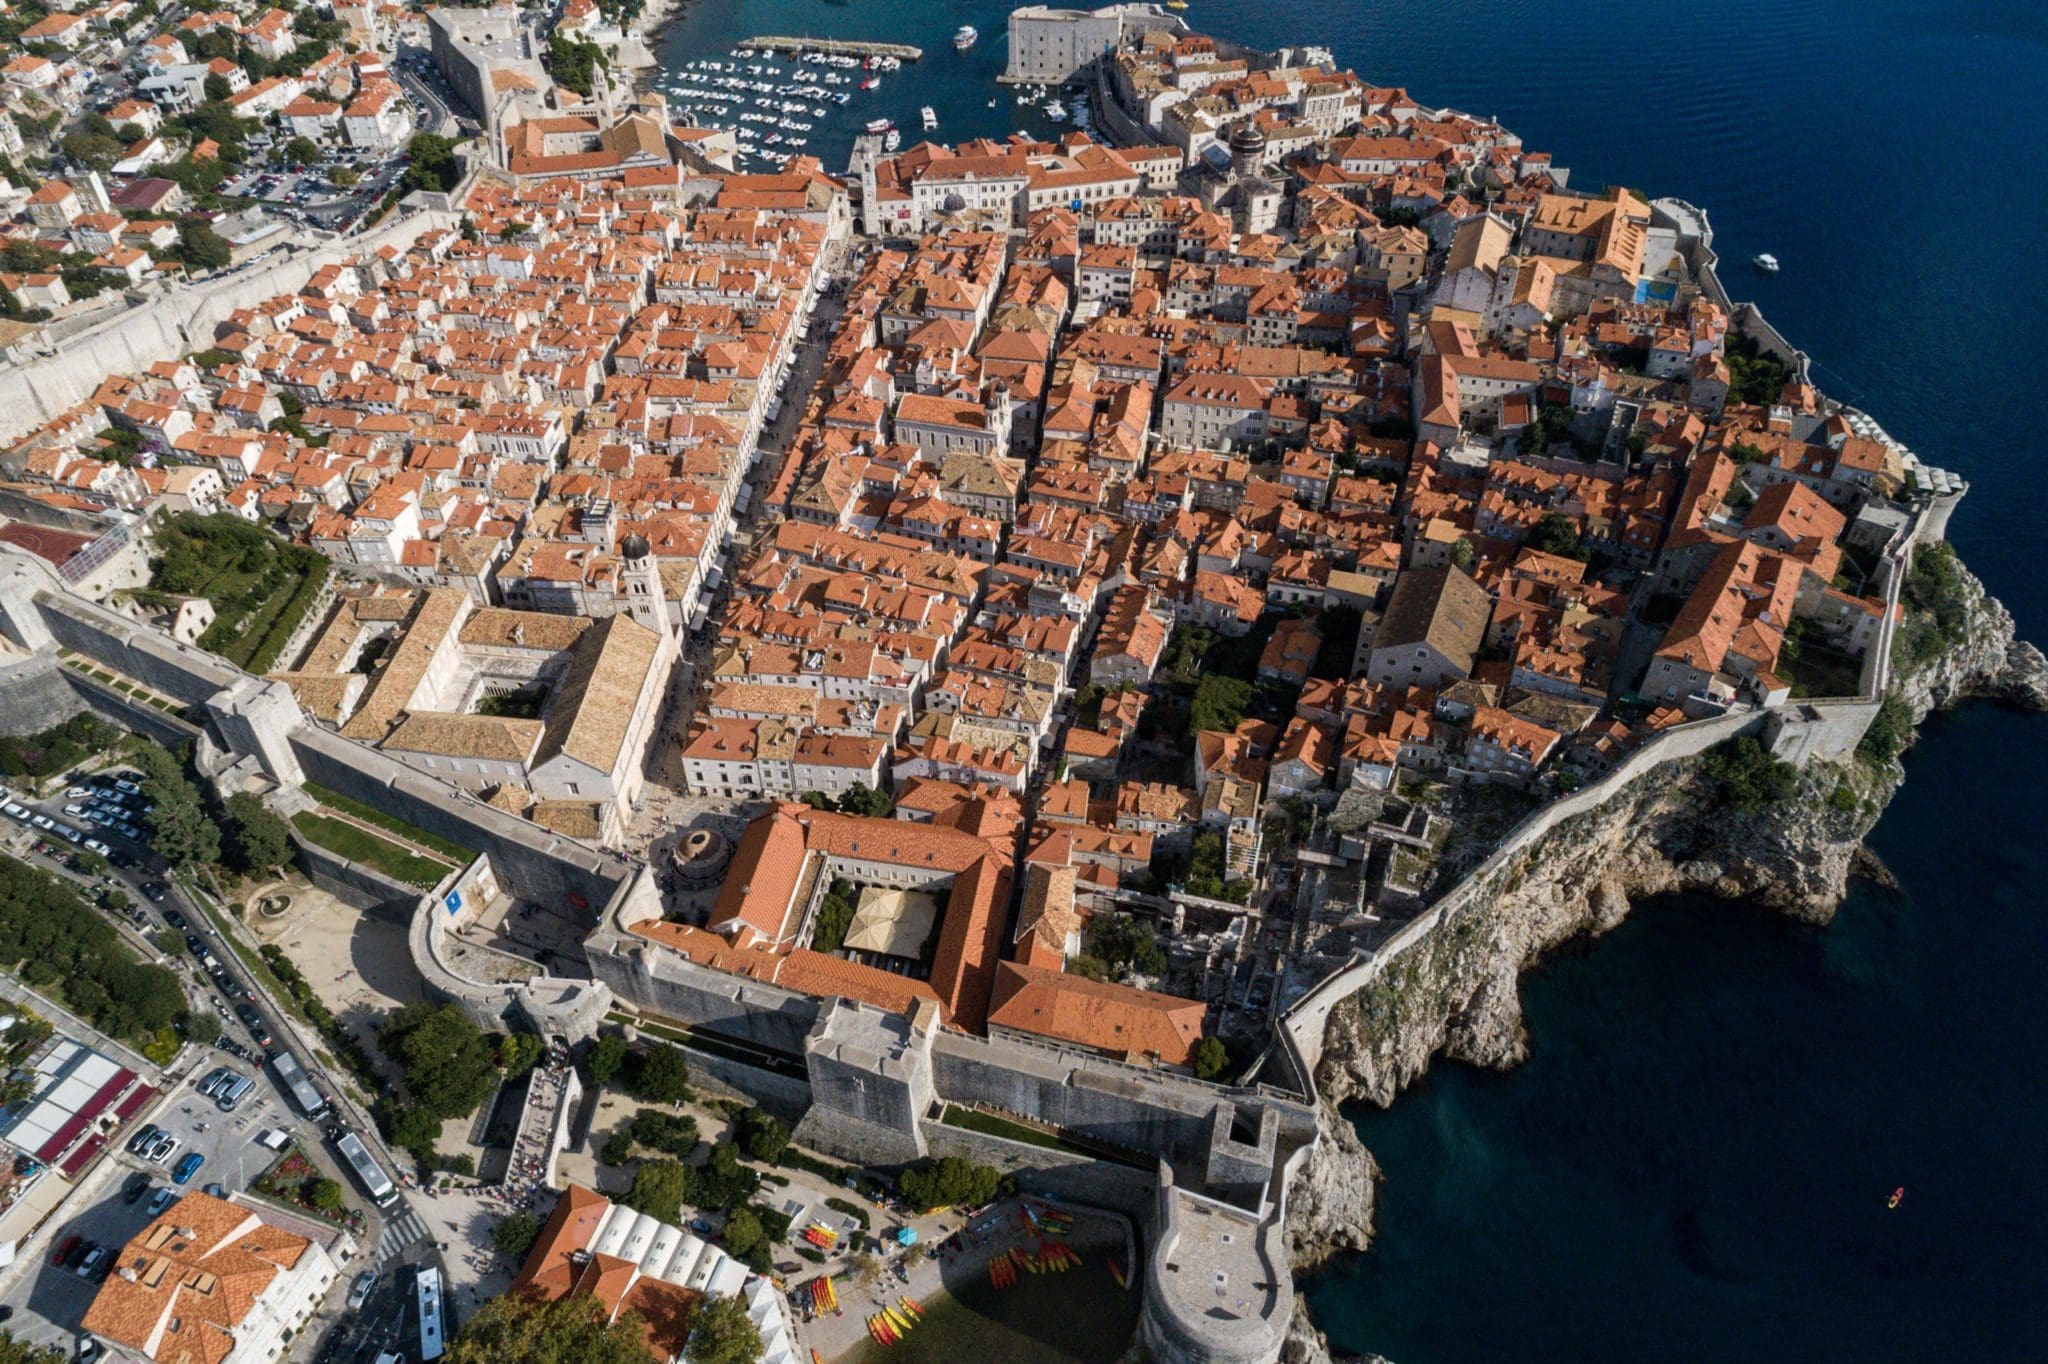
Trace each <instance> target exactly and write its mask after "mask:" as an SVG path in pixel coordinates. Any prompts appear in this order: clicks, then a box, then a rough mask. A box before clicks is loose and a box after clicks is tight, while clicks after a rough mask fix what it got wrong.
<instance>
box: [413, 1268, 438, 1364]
mask: <svg viewBox="0 0 2048 1364" xmlns="http://www.w3.org/2000/svg"><path fill="white" fill-rule="evenodd" d="M413 1293H414V1301H415V1304H416V1307H417V1312H418V1320H419V1347H420V1348H419V1358H420V1364H429V1361H431V1360H436V1359H439V1358H440V1357H441V1350H442V1343H441V1329H442V1319H441V1271H440V1270H438V1269H435V1268H434V1267H433V1266H431V1265H422V1266H420V1267H419V1269H418V1271H417V1273H416V1277H415V1279H414V1284H413Z"/></svg>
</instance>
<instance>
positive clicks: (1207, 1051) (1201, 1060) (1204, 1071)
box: [1195, 1037, 1230, 1080]
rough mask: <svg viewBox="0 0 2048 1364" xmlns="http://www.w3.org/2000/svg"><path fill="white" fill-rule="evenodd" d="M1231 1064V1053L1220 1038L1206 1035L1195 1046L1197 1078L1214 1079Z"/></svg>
mask: <svg viewBox="0 0 2048 1364" xmlns="http://www.w3.org/2000/svg"><path fill="white" fill-rule="evenodd" d="M1229 1064H1230V1053H1229V1052H1227V1051H1225V1050H1224V1049H1223V1042H1222V1040H1221V1039H1219V1038H1215V1037H1205V1038H1203V1039H1202V1040H1201V1042H1200V1043H1199V1044H1197V1046H1196V1047H1195V1078H1196V1079H1198V1080H1213V1079H1215V1078H1216V1077H1217V1076H1219V1075H1221V1074H1222V1073H1223V1070H1224V1067H1226V1066H1228V1065H1229Z"/></svg>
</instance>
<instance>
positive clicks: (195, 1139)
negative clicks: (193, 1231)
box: [0, 1047, 317, 1351]
mask: <svg viewBox="0 0 2048 1364" xmlns="http://www.w3.org/2000/svg"><path fill="white" fill-rule="evenodd" d="M185 1061H186V1067H185V1069H184V1071H183V1072H182V1073H181V1074H180V1075H179V1076H178V1078H177V1080H176V1082H175V1083H174V1084H172V1085H171V1086H170V1087H169V1088H168V1089H167V1090H166V1093H165V1095H164V1097H163V1098H162V1099H160V1100H159V1101H158V1102H157V1104H156V1106H155V1108H154V1109H152V1110H150V1111H149V1112H147V1113H144V1114H139V1115H137V1122H136V1123H135V1125H134V1127H133V1129H132V1130H124V1132H123V1134H122V1139H121V1144H120V1145H118V1146H113V1147H110V1148H109V1155H108V1157H107V1158H106V1159H104V1160H103V1161H102V1162H101V1163H100V1165H99V1166H98V1167H96V1168H95V1169H94V1170H93V1172H92V1173H91V1174H90V1175H88V1176H87V1184H86V1194H85V1197H84V1199H83V1200H82V1202H81V1208H82V1210H81V1211H78V1212H75V1213H73V1214H72V1216H70V1217H69V1218H68V1219H66V1220H65V1221H63V1222H62V1223H61V1224H59V1225H57V1226H54V1227H52V1228H51V1229H50V1230H49V1231H48V1232H46V1233H45V1234H42V1235H38V1236H36V1237H35V1238H34V1239H33V1240H32V1241H30V1242H29V1247H28V1248H29V1250H30V1252H31V1254H33V1256H34V1257H35V1258H34V1259H33V1261H31V1262H30V1263H29V1264H27V1266H26V1267H25V1268H24V1269H22V1271H21V1272H20V1274H19V1275H18V1277H16V1278H15V1279H14V1280H13V1282H12V1283H11V1284H10V1285H9V1286H8V1288H7V1291H6V1293H5V1294H4V1295H0V1305H5V1306H7V1307H11V1308H13V1309H14V1311H13V1315H12V1317H11V1318H10V1319H9V1321H8V1323H7V1324H8V1328H9V1329H10V1330H12V1331H13V1332H14V1333H15V1335H16V1336H17V1337H19V1338H21V1339H23V1340H26V1341H29V1342H30V1343H33V1344H38V1345H56V1346H59V1347H61V1348H63V1349H65V1350H67V1351H69V1350H72V1349H73V1348H75V1345H76V1342H77V1339H78V1336H77V1325H78V1322H79V1321H80V1319H81V1318H83V1317H84V1315H85V1310H86V1308H87V1306H89V1305H90V1304H91V1302H92V1298H93V1294H94V1293H95V1292H96V1291H98V1286H99V1285H98V1282H97V1280H95V1279H84V1278H80V1277H79V1275H78V1273H77V1271H76V1269H75V1268H73V1267H71V1266H70V1265H63V1266H58V1265H52V1264H51V1259H52V1257H53V1256H54V1255H56V1254H57V1253H58V1252H60V1251H62V1250H63V1249H64V1247H65V1246H66V1244H67V1242H69V1241H70V1239H71V1238H72V1237H73V1236H76V1237H78V1238H80V1240H79V1242H78V1243H77V1244H76V1245H73V1246H72V1249H71V1251H70V1255H69V1257H68V1258H69V1259H71V1260H72V1261H74V1262H75V1261H76V1260H78V1259H80V1258H81V1257H82V1256H83V1255H84V1253H85V1249H86V1243H88V1242H90V1243H92V1244H95V1245H100V1246H105V1247H107V1248H108V1250H109V1252H110V1254H109V1259H111V1252H113V1251H117V1250H119V1248H120V1247H121V1246H122V1245H124V1244H125V1243H126V1242H127V1241H128V1238H130V1237H131V1236H133V1235H135V1233H136V1232H138V1231H140V1230H141V1229H142V1228H143V1227H145V1226H147V1225H148V1224H149V1221H150V1213H149V1206H150V1199H151V1195H152V1193H153V1192H154V1191H155V1190H158V1189H172V1190H174V1191H175V1192H176V1193H177V1194H183V1193H186V1192H196V1191H199V1190H202V1189H205V1188H207V1186H209V1185H219V1186H220V1187H221V1188H222V1189H223V1190H224V1191H226V1192H231V1193H232V1192H240V1191H242V1190H244V1189H246V1188H248V1186H249V1184H250V1183H251V1181H253V1180H254V1179H255V1178H256V1177H257V1176H258V1175H260V1174H261V1173H262V1172H263V1170H264V1169H265V1167H266V1166H268V1165H269V1163H270V1162H271V1160H272V1159H274V1158H275V1153H274V1152H272V1151H270V1150H268V1149H267V1148H265V1147H263V1146H262V1145H260V1144H258V1142H257V1140H256V1138H257V1136H258V1135H259V1134H261V1133H262V1132H263V1131H264V1130H266V1129H268V1128H274V1127H279V1126H285V1127H287V1128H290V1129H291V1130H293V1132H294V1134H295V1135H304V1136H305V1137H306V1139H307V1140H311V1141H315V1142H317V1134H313V1133H311V1132H310V1130H308V1131H306V1132H305V1133H303V1134H301V1132H300V1129H302V1128H306V1127H307V1125H306V1124H302V1123H300V1122H299V1121H298V1120H297V1119H296V1117H295V1115H293V1114H291V1113H290V1112H289V1111H288V1110H287V1109H286V1108H285V1106H284V1100H283V1098H282V1097H281V1096H280V1095H279V1094H278V1093H277V1092H276V1090H275V1088H274V1087H273V1085H272V1084H271V1081H270V1078H269V1076H268V1075H267V1074H265V1073H262V1072H261V1071H260V1070H259V1068H258V1067H255V1066H252V1065H250V1064H249V1063H247V1062H245V1061H241V1060H239V1059H237V1058H235V1057H233V1056H230V1055H228V1054H227V1053H225V1052H221V1051H217V1050H215V1049H214V1048H212V1047H193V1048H189V1049H188V1050H187V1052H186V1055H185ZM223 1065H225V1066H231V1067H233V1068H234V1069H235V1070H237V1071H239V1072H240V1073H241V1074H243V1075H247V1076H250V1077H251V1078H252V1079H253V1080H255V1081H256V1083H255V1086H254V1088H253V1089H252V1090H251V1091H250V1093H249V1095H248V1097H247V1098H246V1099H245V1100H244V1101H243V1102H242V1104H241V1106H240V1107H239V1108H237V1109H236V1110H235V1111H234V1112H233V1113H231V1114H224V1113H222V1112H221V1111H220V1110H219V1109H218V1108H216V1107H215V1106H214V1104H213V1102H212V1101H211V1100H208V1099H205V1098H203V1097H201V1096H200V1095H199V1094H198V1093H197V1091H196V1089H195V1087H194V1086H195V1082H196V1081H197V1080H199V1079H202V1078H204V1077H205V1076H206V1075H207V1074H208V1073H209V1072H211V1071H212V1070H214V1069H215V1068H216V1067H219V1066H223ZM144 1123H152V1124H154V1125H156V1126H157V1127H158V1128H161V1129H162V1130H164V1131H166V1132H169V1133H170V1134H171V1135H172V1136H173V1137H175V1138H177V1140H178V1143H179V1144H178V1147H177V1149H176V1151H175V1152H173V1153H171V1154H170V1155H169V1156H168V1157H167V1158H166V1159H165V1161H164V1162H163V1163H162V1164H156V1163H152V1162H150V1161H147V1160H144V1159H142V1158H141V1157H139V1156H136V1155H132V1154H130V1153H129V1152H128V1150H127V1149H126V1147H127V1143H128V1141H129V1140H130V1139H132V1138H133V1136H134V1134H135V1132H139V1131H141V1130H142V1126H143V1124H144ZM192 1154H197V1155H198V1156H199V1157H200V1158H201V1163H200V1165H199V1168H198V1169H197V1170H196V1171H195V1172H194V1173H193V1174H192V1176H191V1177H190V1178H189V1179H188V1180H187V1181H186V1183H185V1184H184V1185H183V1186H179V1185H176V1184H174V1183H173V1182H172V1178H171V1172H172V1170H173V1169H175V1168H176V1167H177V1165H178V1163H179V1161H180V1160H181V1159H183V1158H185V1157H187V1156H189V1155H192ZM131 1189H139V1190H141V1191H140V1192H138V1193H136V1194H135V1196H134V1197H133V1198H132V1200H131V1199H130V1198H129V1197H128V1196H127V1194H128V1193H129V1191H130V1190H131ZM100 1268H101V1270H102V1271H104V1270H105V1269H106V1268H107V1265H106V1263H105V1262H103V1263H102V1264H101V1266H100ZM102 1277H103V1274H102Z"/></svg>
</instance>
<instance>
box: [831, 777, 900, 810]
mask: <svg viewBox="0 0 2048 1364" xmlns="http://www.w3.org/2000/svg"><path fill="white" fill-rule="evenodd" d="M839 808H840V810H842V811H843V812H845V813H846V814H849V815H867V816H869V817H871V818H874V819H887V818H888V817H889V816H890V815H892V814H894V813H895V811H896V802H895V801H893V800H891V799H889V793H888V792H887V791H877V790H875V789H874V788H873V787H871V786H869V785H868V784H867V783H866V782H858V781H857V782H855V783H854V784H853V785H852V786H849V787H847V788H846V794H845V795H842V796H841V797H840V798H839Z"/></svg>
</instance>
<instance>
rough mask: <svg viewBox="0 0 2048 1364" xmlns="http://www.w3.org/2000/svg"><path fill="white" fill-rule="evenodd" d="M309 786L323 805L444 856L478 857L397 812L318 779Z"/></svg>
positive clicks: (464, 859) (458, 859) (465, 859)
mask: <svg viewBox="0 0 2048 1364" xmlns="http://www.w3.org/2000/svg"><path fill="white" fill-rule="evenodd" d="M306 790H307V792H308V793H309V794H311V795H312V797H313V798H314V799H315V800H317V801H319V802H320V803H321V804H322V805H328V806H332V807H333V808H334V809H337V810H339V811H341V812H342V813H343V814H345V815H354V816H355V817H356V818H357V819H361V820H367V821H368V822H370V823H371V824H374V825H376V826H377V827H378V828H380V829H389V830H390V831H391V832H392V833H394V834H397V835H398V836H399V837H400V838H404V839H409V840H411V841H412V842H414V843H417V844H419V845H420V846H421V847H423V848H432V849H433V850H434V851H435V852H437V853H440V854H441V855H442V856H444V857H452V858H454V859H455V861H456V862H458V863H467V862H469V861H471V860H473V859H474V858H475V857H476V852H475V850H474V849H471V848H465V847H463V846H462V845H461V844H460V843H457V842H455V841H454V840H453V839H449V838H442V837H441V836H440V835H438V834H430V833H428V832H427V831H426V830H425V829H422V828H420V827H419V826H418V825H416V824H408V823H406V822H405V821H404V820H402V819H400V818H399V817H398V816H397V815H394V814H391V813H389V812H387V811H384V810H379V809H378V808H377V807H375V806H374V805H365V804H363V803H362V802H361V801H359V800H350V799H349V798H348V797H347V796H344V795H343V794H341V792H339V791H334V790H330V789H329V788H327V787H325V786H322V785H321V784H320V783H319V782H316V781H309V782H307V783H306Z"/></svg>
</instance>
